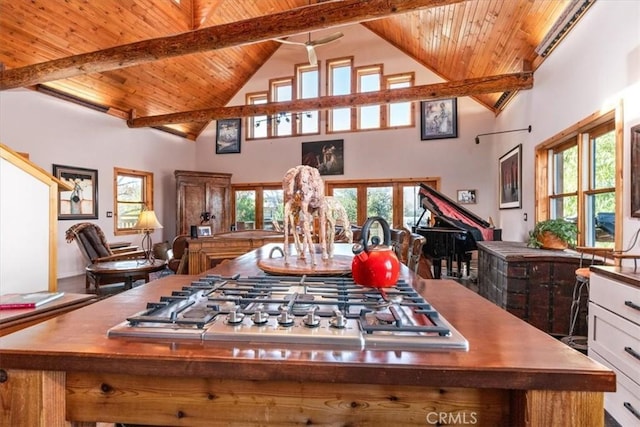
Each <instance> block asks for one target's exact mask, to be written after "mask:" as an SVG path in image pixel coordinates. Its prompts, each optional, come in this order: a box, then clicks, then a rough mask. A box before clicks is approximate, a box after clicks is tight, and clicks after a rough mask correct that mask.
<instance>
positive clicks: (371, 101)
mask: <svg viewBox="0 0 640 427" xmlns="http://www.w3.org/2000/svg"><path fill="white" fill-rule="evenodd" d="M532 87H533V73H532V72H525V73H514V74H504V75H499V76H489V77H480V78H475V79H466V80H460V81H455V82H445V83H436V84H430V85H423V86H414V87H410V88H398V89H387V90H382V91H379V92H364V93H356V94H351V95H341V96H322V97H319V98H312V99H304V100H299V101H288V102H272V103H268V104H256V105H238V106H233V107H220V108H208V109H204V110H196V111H186V112H181V113H173V114H163V115H158V116H148V117H138V118H131V119H129V120H128V121H127V124H128V125H129V127H132V128H139V127H148V126H162V125H167V124H177V123H191V122H206V121H210V120H218V119H230V118H236V117H251V116H263V115H272V114H277V113H281V112H287V113H296V112H305V111H313V110H325V109H328V108H339V107H353V106H360V105H375V104H390V103H393V102H407V101H423V100H433V99H441V98H457V97H463V96H474V95H482V94H485V93H496V92H507V91H514V90H523V89H531V88H532Z"/></svg>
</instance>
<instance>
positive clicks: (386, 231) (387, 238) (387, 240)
mask: <svg viewBox="0 0 640 427" xmlns="http://www.w3.org/2000/svg"><path fill="white" fill-rule="evenodd" d="M374 222H379V223H380V225H381V226H382V237H383V238H384V241H383V244H384V245H385V246H389V245H390V244H391V228H389V223H388V222H387V220H386V219H384V218H382V217H381V216H372V217H369V218H367V220H366V221H365V223H364V225H363V226H362V231H361V236H362V237H361V240H362V245H363V246H364V250H365V252H369V246H368V243H367V241H368V240H369V228H371V224H373V223H374Z"/></svg>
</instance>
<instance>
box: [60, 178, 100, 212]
mask: <svg viewBox="0 0 640 427" xmlns="http://www.w3.org/2000/svg"><path fill="white" fill-rule="evenodd" d="M53 176H55V177H56V178H58V179H60V180H61V181H64V182H66V183H68V184H69V185H70V186H71V187H73V190H71V191H59V192H58V219H59V220H62V219H75V220H77V219H98V171H97V170H95V169H85V168H78V167H75V166H64V165H53Z"/></svg>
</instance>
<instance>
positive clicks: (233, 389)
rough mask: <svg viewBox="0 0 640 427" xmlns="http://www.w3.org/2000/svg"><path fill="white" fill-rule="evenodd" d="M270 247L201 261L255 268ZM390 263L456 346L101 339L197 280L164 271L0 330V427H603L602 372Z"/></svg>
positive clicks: (475, 300)
mask: <svg viewBox="0 0 640 427" xmlns="http://www.w3.org/2000/svg"><path fill="white" fill-rule="evenodd" d="M274 245H275V244H269V245H265V246H264V247H262V248H260V249H257V250H255V251H252V252H250V253H248V254H245V255H243V256H241V257H239V258H236V259H235V260H232V261H228V262H225V263H223V264H222V265H219V266H217V267H216V268H215V269H213V270H212V272H215V273H217V274H222V275H233V274H237V273H240V274H242V275H243V276H245V275H255V274H259V273H260V271H259V270H258V269H257V267H256V264H257V261H258V260H259V259H263V258H266V257H267V256H268V254H269V252H270V251H271V248H272V247H273V246H274ZM341 250H344V248H342V249H341ZM402 274H403V276H404V277H405V278H406V279H407V281H408V282H409V283H410V284H412V285H413V286H414V287H415V288H416V289H417V290H418V291H419V292H420V293H422V294H423V296H424V297H425V298H426V299H427V301H428V302H430V303H431V304H432V305H433V306H434V307H435V309H436V310H438V311H439V312H440V313H441V315H443V316H444V317H445V318H446V319H447V320H448V321H449V323H451V324H452V325H453V326H454V327H455V328H456V329H457V330H458V331H459V332H460V333H461V334H462V335H464V336H465V337H466V338H467V340H468V341H469V351H467V352H465V351H459V350H456V351H421V352H416V351H413V352H412V351H386V350H367V351H343V350H335V349H326V348H324V349H323V348H310V347H304V346H299V345H298V346H296V345H284V344H281V345H276V344H274V345H266V344H256V343H251V342H246V343H221V342H205V343H202V342H200V341H179V340H159V339H155V340H154V339H146V340H141V339H133V338H108V337H107V331H108V329H109V328H111V327H112V326H114V325H116V324H118V323H120V322H122V321H123V320H124V318H125V317H126V316H129V315H132V314H134V313H136V312H139V311H141V310H143V309H144V308H145V306H146V303H147V302H149V301H157V300H159V298H160V296H162V295H167V294H170V292H171V290H174V289H176V288H179V287H181V286H182V285H185V284H188V283H190V282H191V281H192V280H195V279H197V277H199V276H167V277H164V278H162V279H159V280H155V281H152V282H150V283H147V284H145V285H142V286H139V287H136V288H134V289H131V290H129V291H126V292H124V293H120V294H117V295H114V296H112V297H109V298H106V299H104V300H101V301H99V302H97V303H94V304H92V305H90V306H87V307H84V308H81V309H78V310H75V311H73V312H70V313H67V314H64V315H61V316H59V317H56V318H54V319H51V320H48V321H45V322H43V323H41V324H38V325H35V326H32V327H29V328H27V329H24V330H21V331H18V332H15V333H13V334H10V335H7V336H4V337H2V338H1V339H0V370H1V372H0V374H2V373H3V372H4V373H5V374H4V375H5V376H6V377H8V380H6V378H5V380H6V381H2V379H1V377H2V376H1V375H0V399H3V400H4V399H8V397H7V396H12V399H14V401H13V404H14V406H13V407H14V408H16V407H17V406H15V402H16V401H17V400H19V399H26V402H29V403H28V405H27V407H29V408H30V409H29V410H28V414H27V415H26V416H18V414H16V413H15V410H14V411H13V413H12V410H11V409H9V410H7V405H6V404H5V403H6V402H0V410H1V411H3V412H1V413H0V425H62V424H60V422H61V419H62V420H63V419H67V420H70V421H77V422H95V421H105V422H129V423H140V424H150V425H203V426H204V425H215V424H216V423H220V424H228V423H230V422H239V423H241V424H244V425H246V424H257V425H266V424H269V425H271V424H281V425H296V424H307V423H311V424H314V423H321V424H322V423H329V424H331V423H339V424H343V425H344V424H348V423H353V424H354V425H369V424H370V425H373V424H379V423H382V424H380V425H383V424H384V425H394V424H395V425H408V424H412V423H413V424H416V425H429V416H430V414H432V413H433V414H437V416H439V417H442V416H443V415H442V414H445V415H444V416H445V417H447V416H449V417H451V416H452V415H451V414H458V416H459V415H460V414H463V415H464V416H465V417H467V418H466V419H467V421H468V420H469V419H470V417H473V418H474V419H476V420H479V421H478V422H479V425H551V423H550V422H552V423H554V424H555V423H556V421H558V420H560V421H561V423H560V424H561V425H602V419H603V408H602V405H603V404H602V399H603V394H602V392H605V391H614V390H615V375H614V373H613V372H612V371H611V370H609V369H607V368H605V367H604V366H602V365H600V364H599V363H597V362H595V361H593V360H591V359H589V358H588V357H586V356H584V355H582V354H581V353H579V352H577V351H575V350H573V349H571V348H569V347H568V346H566V345H564V344H562V343H561V342H559V341H557V340H556V339H554V338H552V337H550V336H548V335H547V334H545V333H543V332H541V331H539V330H538V329H536V328H534V327H532V326H530V325H528V324H527V323H525V322H523V321H522V320H520V319H518V318H516V317H515V316H513V315H511V314H509V313H508V312H506V311H504V310H502V309H500V308H499V307H497V306H496V305H494V304H493V303H491V302H489V301H487V300H485V299H483V298H482V297H480V296H478V295H477V294H475V293H474V292H472V291H470V290H468V289H467V288H465V287H464V286H462V285H460V284H458V283H456V282H454V281H450V280H424V279H421V278H419V277H417V276H415V275H414V274H413V273H412V272H410V271H409V270H408V269H406V268H404V267H403V270H402ZM60 382H61V383H62V384H65V386H64V387H62V388H60ZM36 383H37V385H38V386H37V387H36V385H35V384H36ZM43 396H46V397H43ZM570 402H572V403H570ZM38 405H40V406H38ZM571 405H575V406H571ZM9 406H11V405H9ZM572 407H573V408H575V410H573V411H572V410H570V409H568V408H572ZM52 408H53V409H52ZM56 408H57V409H56ZM231 410H233V411H235V415H232V414H231V413H230V412H229V411H231ZM43 413H44V415H43ZM214 414H215V416H214ZM446 414H449V415H446ZM62 417H64V418H62ZM234 417H235V418H234ZM431 418H432V420H435V419H436V418H435V415H433V416H432V417H431ZM234 420H235V421H234ZM439 421H441V420H439ZM449 421H451V419H450V418H449ZM461 421H462V418H458V422H461ZM3 422H10V424H3ZM537 422H541V423H546V424H536V423H537ZM16 423H17V424H16ZM396 423H399V424H396ZM556 425H557V424H556Z"/></svg>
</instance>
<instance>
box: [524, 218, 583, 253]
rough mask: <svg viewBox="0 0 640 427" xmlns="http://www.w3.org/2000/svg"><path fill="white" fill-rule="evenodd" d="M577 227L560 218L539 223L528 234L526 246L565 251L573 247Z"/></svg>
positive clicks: (576, 235)
mask: <svg viewBox="0 0 640 427" xmlns="http://www.w3.org/2000/svg"><path fill="white" fill-rule="evenodd" d="M577 237H578V227H577V226H576V224H574V223H573V222H570V221H567V220H565V219H562V218H557V219H547V220H544V221H539V222H538V223H536V226H535V227H534V228H533V230H531V231H530V232H529V243H528V246H529V247H532V248H542V249H567V248H568V247H569V246H575V243H576V238H577Z"/></svg>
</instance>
